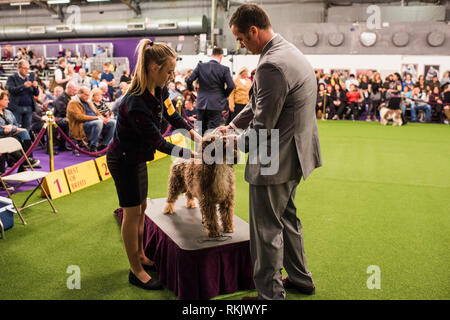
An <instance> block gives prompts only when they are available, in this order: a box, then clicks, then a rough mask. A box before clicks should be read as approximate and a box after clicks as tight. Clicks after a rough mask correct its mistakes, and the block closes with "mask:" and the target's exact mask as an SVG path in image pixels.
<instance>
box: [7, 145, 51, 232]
mask: <svg viewBox="0 0 450 320" xmlns="http://www.w3.org/2000/svg"><path fill="white" fill-rule="evenodd" d="M16 151H20V152H22V155H23V156H24V157H25V161H26V162H27V163H28V165H29V166H30V168H31V171H23V172H19V173H15V174H10V175H9V176H3V177H2V176H0V182H1V183H2V185H3V188H4V190H6V192H7V193H8V197H9V198H10V199H11V200H12V203H13V205H14V208H15V209H16V211H17V214H18V215H19V217H20V220H22V223H23V224H27V223H26V222H25V220H24V218H23V216H22V213H21V210H24V209H26V208H29V207H31V206H34V205H36V204H39V203H41V202H45V201H48V202H49V204H50V206H51V207H52V210H53V212H54V213H56V212H57V211H56V209H55V207H54V205H53V202H52V200H51V199H50V197H49V196H48V194H47V191H46V190H45V188H42V191H43V192H44V194H45V198H46V199H44V200H40V201H37V202H34V203H31V204H29V205H26V204H27V202H28V200H29V199H30V198H31V196H32V195H33V194H34V193H35V192H36V190H37V189H38V188H39V187H40V186H41V185H42V181H43V180H44V178H45V177H46V176H47V175H48V174H49V173H48V172H44V171H35V170H34V169H33V167H32V166H31V163H30V160H29V159H28V157H27V155H26V154H25V152H24V151H23V149H22V145H21V144H20V142H19V141H18V140H17V139H15V138H12V137H8V138H2V139H0V153H2V154H3V153H12V152H16ZM33 180H35V181H36V182H37V183H38V185H37V186H36V188H34V190H33V192H31V193H30V194H29V195H28V197H27V198H26V199H25V201H24V203H23V204H22V206H20V207H18V206H17V205H16V203H15V201H14V199H13V198H12V196H11V193H10V192H9V190H8V188H6V185H5V183H18V184H19V187H20V186H21V185H23V184H25V183H28V182H32V181H33ZM16 189H17V188H16Z"/></svg>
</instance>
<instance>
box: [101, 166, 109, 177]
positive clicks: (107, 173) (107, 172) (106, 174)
mask: <svg viewBox="0 0 450 320" xmlns="http://www.w3.org/2000/svg"><path fill="white" fill-rule="evenodd" d="M102 166H104V167H105V176H108V175H109V171H108V166H107V165H106V163H102Z"/></svg>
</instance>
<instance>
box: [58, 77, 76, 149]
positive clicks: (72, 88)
mask: <svg viewBox="0 0 450 320" xmlns="http://www.w3.org/2000/svg"><path fill="white" fill-rule="evenodd" d="M77 92H78V86H77V84H76V83H75V82H73V81H71V82H69V83H68V84H67V87H66V90H65V91H64V92H63V93H62V94H61V95H60V96H59V97H58V98H57V99H56V101H55V102H54V106H55V109H54V111H53V116H54V118H55V122H56V124H57V125H58V126H59V127H60V128H61V130H62V131H63V132H64V133H65V134H66V136H69V122H68V121H67V105H68V104H69V102H70V100H71V99H72V97H73V96H75V95H76V94H77ZM58 144H59V150H60V151H66V150H71V149H70V148H68V147H66V142H65V140H64V138H63V137H60V139H59V140H58Z"/></svg>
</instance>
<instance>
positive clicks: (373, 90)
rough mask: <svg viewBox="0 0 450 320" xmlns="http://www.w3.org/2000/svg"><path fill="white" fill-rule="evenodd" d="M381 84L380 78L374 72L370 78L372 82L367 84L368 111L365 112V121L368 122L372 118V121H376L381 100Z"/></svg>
mask: <svg viewBox="0 0 450 320" xmlns="http://www.w3.org/2000/svg"><path fill="white" fill-rule="evenodd" d="M382 90H383V83H382V81H381V76H380V74H379V73H378V72H375V73H374V74H373V76H372V80H371V81H370V84H369V100H370V101H369V110H368V112H367V118H366V121H370V120H371V118H370V117H372V120H373V121H377V110H378V106H379V105H380V104H381V102H382V99H383V92H382Z"/></svg>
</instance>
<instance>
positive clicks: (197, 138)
mask: <svg viewBox="0 0 450 320" xmlns="http://www.w3.org/2000/svg"><path fill="white" fill-rule="evenodd" d="M189 133H190V134H191V140H194V141H195V142H202V136H201V135H199V134H198V133H197V132H196V131H195V130H194V129H191V130H189Z"/></svg>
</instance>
